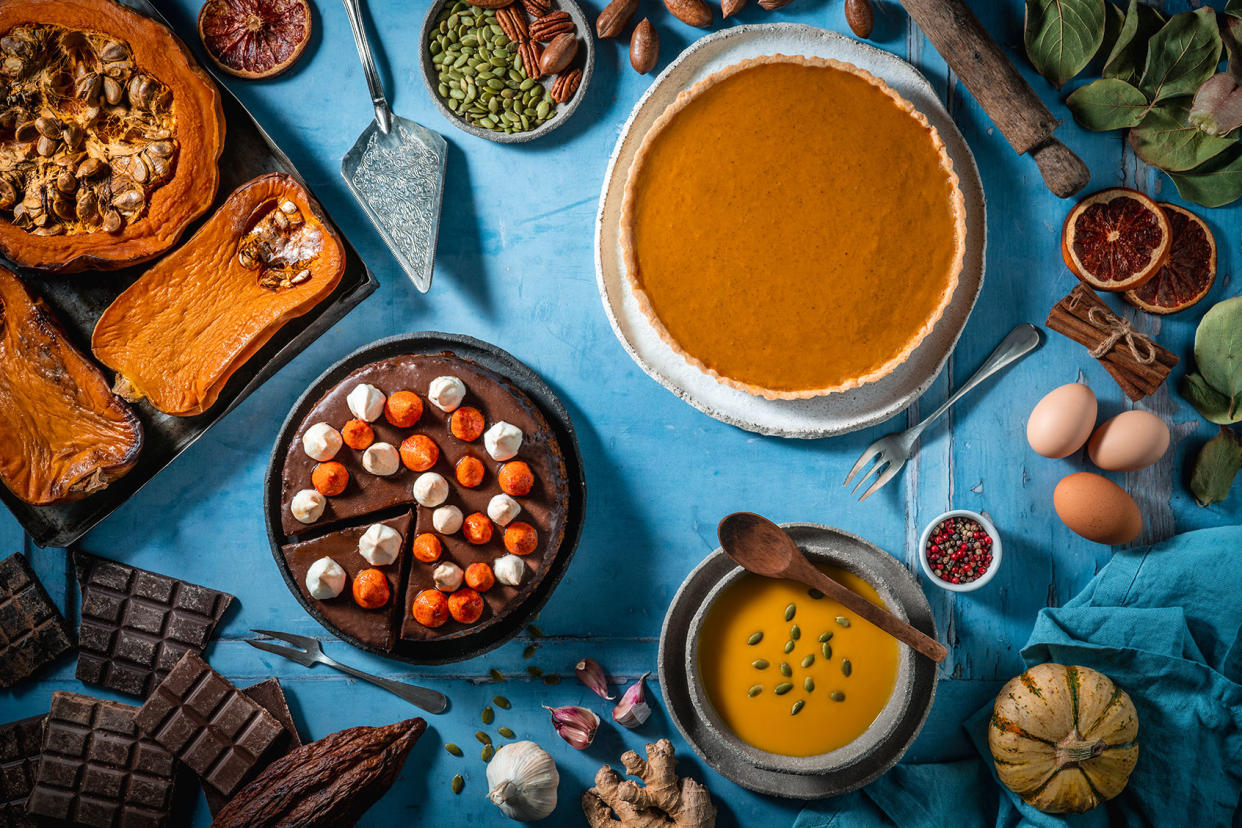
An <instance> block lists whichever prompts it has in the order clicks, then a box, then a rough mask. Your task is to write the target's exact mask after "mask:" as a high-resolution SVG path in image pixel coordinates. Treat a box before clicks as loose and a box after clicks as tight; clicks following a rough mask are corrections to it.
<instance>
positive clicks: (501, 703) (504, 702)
mask: <svg viewBox="0 0 1242 828" xmlns="http://www.w3.org/2000/svg"><path fill="white" fill-rule="evenodd" d="M492 704H494V705H496V706H497V707H499V708H500V709H501V710H508V709H509V708H510V707H512V706H513V704H512V702H510V701H509V700H508V699H506V698H505V697H504V696H492Z"/></svg>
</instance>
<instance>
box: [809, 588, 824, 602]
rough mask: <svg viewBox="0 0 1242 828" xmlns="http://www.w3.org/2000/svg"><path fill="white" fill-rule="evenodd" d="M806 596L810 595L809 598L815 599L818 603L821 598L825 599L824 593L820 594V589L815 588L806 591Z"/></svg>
mask: <svg viewBox="0 0 1242 828" xmlns="http://www.w3.org/2000/svg"><path fill="white" fill-rule="evenodd" d="M806 594H807V595H809V596H811V597H812V598H814V599H815V600H816V601H818V600H819V599H820V598H823V597H824V593H822V592H820V591H819V590H818V589H816V588H815V587H811V588H810V589H808V590H807V591H806Z"/></svg>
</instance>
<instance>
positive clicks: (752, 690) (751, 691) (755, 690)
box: [746, 684, 763, 699]
mask: <svg viewBox="0 0 1242 828" xmlns="http://www.w3.org/2000/svg"><path fill="white" fill-rule="evenodd" d="M762 692H763V685H762V684H756V685H755V686H754V687H752V688H750V689H749V690H747V691H746V695H748V696H750V697H751V698H752V699H753V698H754V697H755V696H757V695H759V694H760V693H762Z"/></svg>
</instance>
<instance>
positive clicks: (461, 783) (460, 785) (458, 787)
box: [453, 773, 466, 794]
mask: <svg viewBox="0 0 1242 828" xmlns="http://www.w3.org/2000/svg"><path fill="white" fill-rule="evenodd" d="M465 787H466V780H464V779H462V778H461V774H460V773H459V774H457V775H456V776H454V777H453V793H455V794H459V793H461V792H462V790H463V789H464V788H465Z"/></svg>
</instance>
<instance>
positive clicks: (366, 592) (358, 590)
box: [353, 569, 391, 610]
mask: <svg viewBox="0 0 1242 828" xmlns="http://www.w3.org/2000/svg"><path fill="white" fill-rule="evenodd" d="M353 589H354V602H355V603H356V604H358V606H360V607H362V608H363V609H369V610H370V609H379V608H380V607H382V606H384V605H385V604H387V603H388V598H389V597H390V595H391V590H390V589H389V588H388V579H387V578H385V577H384V573H383V572H380V571H379V570H378V569H364V570H362V571H361V572H359V573H358V574H357V575H355V576H354V587H353Z"/></svg>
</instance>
